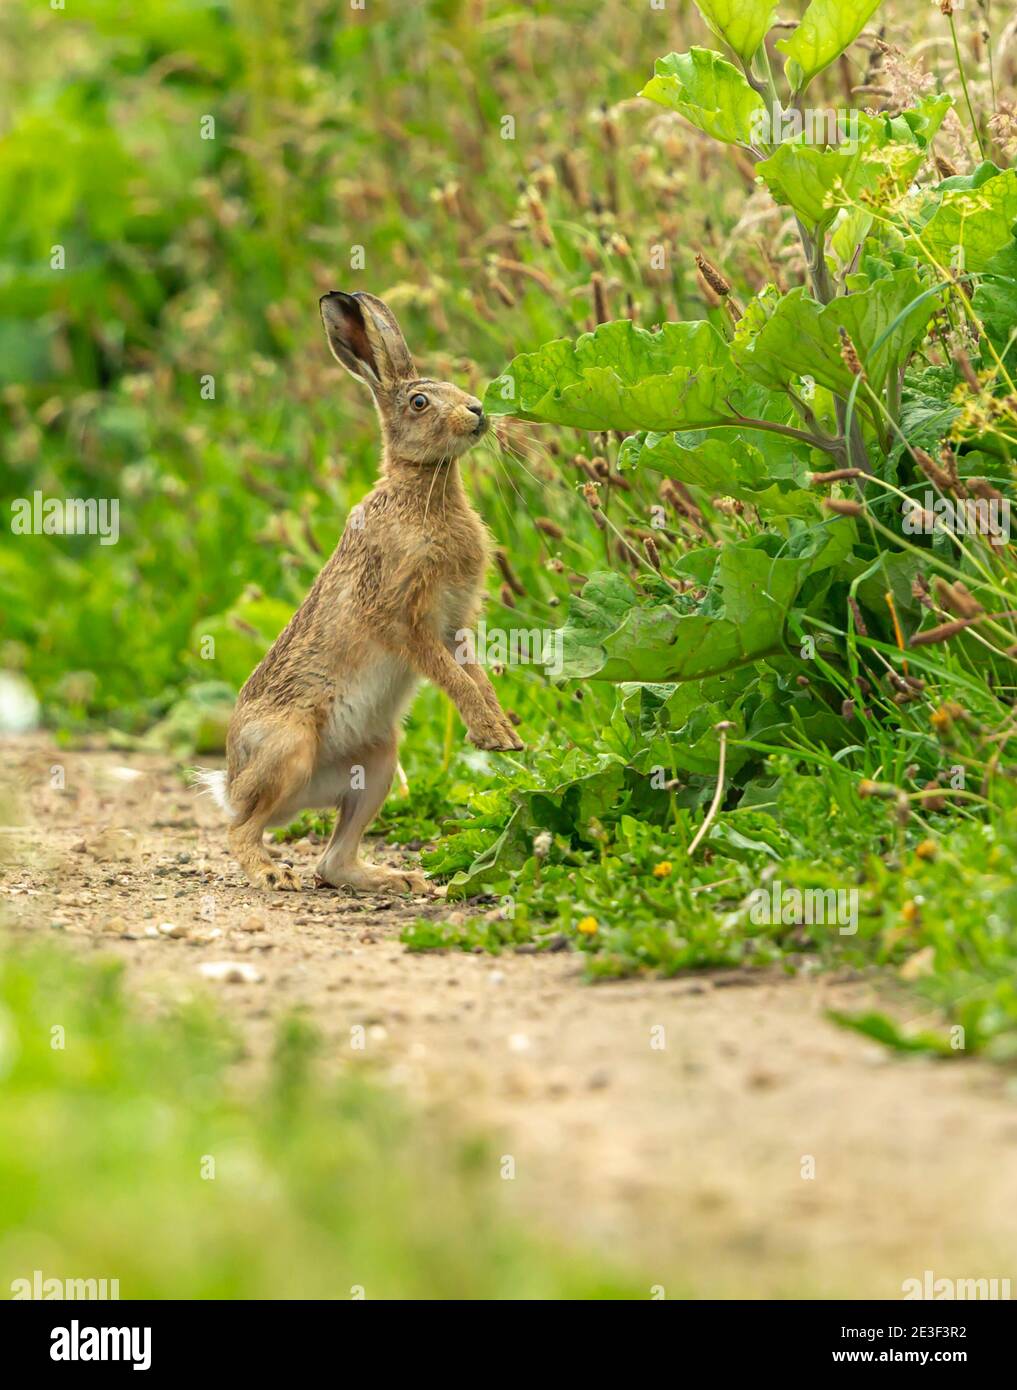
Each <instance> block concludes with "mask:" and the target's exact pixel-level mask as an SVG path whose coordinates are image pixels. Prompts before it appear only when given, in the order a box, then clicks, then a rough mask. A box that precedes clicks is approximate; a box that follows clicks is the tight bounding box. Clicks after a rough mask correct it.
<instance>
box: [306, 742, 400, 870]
mask: <svg viewBox="0 0 1017 1390" xmlns="http://www.w3.org/2000/svg"><path fill="white" fill-rule="evenodd" d="M395 766H396V736H395V734H394V733H393V734H392V737H391V739H390V740H387V741H386V742H385V743H383V744H376V745H374V746H373V747H371V748H366V749H364V750H363V751H362V752H361V753H360V754H359V755H352V756H351V757H350V772H351V777H350V782H351V789H350V790H349V791H344V792H343V794H342V796H341V797H340V798H339V809H338V814H337V815H336V822H335V829H334V830H333V831H332V838H331V839H330V840H329V842H328V845H327V846H326V849H325V853H324V854H323V855H322V856H321V858H320V859H319V860H318V863H317V866H316V872H317V875H318V877H319V878H320V879H321V880H322V881H323V882H325V883H330V884H332V886H333V887H335V888H341V887H343V888H358V889H361V890H362V891H364V892H376V893H377V892H389V893H393V892H394V893H407V892H411V893H426V892H427V886H426V883H425V880H424V876H423V875H422V874H419V873H416V872H415V871H413V870H402V869H399V870H396V869H385V868H381V867H375V866H373V865H370V864H365V863H363V861H362V860H361V859H360V858H359V851H360V841H361V839H362V837H363V834H364V831H365V830H366V829H367V827H368V826H369V825H370V824H371V822H372V821H373V820H374V818H375V816H376V815H377V814H378V812H379V811H380V810H381V806H382V803H383V802H384V800H385V798H386V796H388V792H389V788H390V787H391V785H392V776H393V774H394V772H395Z"/></svg>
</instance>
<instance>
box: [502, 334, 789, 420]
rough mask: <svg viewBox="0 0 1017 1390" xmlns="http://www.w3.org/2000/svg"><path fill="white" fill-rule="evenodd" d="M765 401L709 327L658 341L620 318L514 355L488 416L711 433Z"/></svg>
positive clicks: (655, 336) (660, 336)
mask: <svg viewBox="0 0 1017 1390" xmlns="http://www.w3.org/2000/svg"><path fill="white" fill-rule="evenodd" d="M764 395H765V393H763V392H761V391H760V390H759V388H758V387H756V388H755V390H754V392H753V390H752V388H751V383H746V382H745V381H744V379H743V378H742V376H741V373H740V372H739V371H738V370H737V369H736V368H735V367H734V365H733V364H732V362H731V354H730V351H729V349H728V345H727V343H726V342H725V341H724V339H723V338H722V337H721V336H720V334H719V333H718V332H717V330H716V329H715V328H714V327H713V325H712V324H710V323H708V322H707V321H706V320H697V321H694V322H685V323H668V324H665V325H664V326H663V328H662V329H661V330H660V331H659V332H656V333H651V332H648V331H647V330H646V329H644V328H637V327H636V326H635V324H633V323H632V322H631V321H630V320H629V319H620V320H618V321H616V322H614V323H602V324H601V325H600V327H599V328H597V329H595V330H594V332H592V333H584V334H583V335H582V336H581V337H579V338H577V339H576V341H575V342H574V343H571V342H569V341H568V340H567V339H565V338H559V339H556V340H555V341H554V342H551V343H545V344H544V346H543V347H541V348H538V350H537V351H536V352H528V353H523V354H521V355H520V356H519V357H516V358H515V359H514V360H513V361H512V362H511V363H510V365H509V367H508V369H507V370H506V371H505V372H504V373H503V375H502V376H500V377H497V378H496V379H495V380H494V381H493V382H492V383H491V385H490V386H489V387H488V389H487V394H486V396H485V398H484V409H485V410H486V411H487V412H488V414H490V415H515V416H519V417H520V418H522V419H527V420H542V421H547V422H548V423H550V424H558V425H571V426H573V427H575V428H576V429H587V430H645V429H652V430H674V429H704V428H706V427H707V426H710V425H731V424H735V423H737V415H736V413H735V412H736V411H737V412H739V413H741V414H745V415H751V414H756V413H757V412H758V411H759V410H760V409H761V408H762V406H763V405H764V404H765V401H763V400H761V397H763V396H764Z"/></svg>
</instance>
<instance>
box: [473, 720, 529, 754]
mask: <svg viewBox="0 0 1017 1390" xmlns="http://www.w3.org/2000/svg"><path fill="white" fill-rule="evenodd" d="M466 737H467V739H469V741H470V743H472V744H474V745H475V746H476V747H477V748H483V749H484V750H485V752H489V753H512V752H518V751H519V749H520V748H522V747H523V741H522V739H521V738H520V737H519V735H518V734H517V733H516V731H515V730H514V729H513V728H512V726H511V725H510V724H504V725H500V726H499V725H491V726H490V727H485V728H484V729H480V730H477V729H471V730H470V731H469V733H468V734H467V735H466Z"/></svg>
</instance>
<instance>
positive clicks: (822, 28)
mask: <svg viewBox="0 0 1017 1390" xmlns="http://www.w3.org/2000/svg"><path fill="white" fill-rule="evenodd" d="M878 9H879V0H812V3H811V4H810V5H809V7H808V9H807V10H806V11H805V13H804V15H802V21H801V23H800V24H799V25H798V28H797V29H796V30H795V31H794V33H793V34H792V35H791V36H790V38H786V39H780V40H779V42H778V43H777V47H778V48H779V49H780V51H781V53H783V54H784V55H785V57H786V58H787V63H786V64H785V67H784V71H785V73H786V75H787V79H788V81H789V82H790V84H791V88H792V90H793V91H798V92H801V91H802V90H804V88H805V87H806V86H807V85H808V84H809V83H810V82H811V81H812V79H813V78H814V77H815V75H816V73H817V72H822V70H823V69H824V68H825V67H829V65H830V64H831V63H832V62H833V61H834V59H835V58H839V57H840V55H841V54H842V53H843V52H844V50H845V49H846V48H848V47H849V46H850V45H851V44H853V43H854V41H855V39H856V38H857V37H858V35H859V34H860V33H861V32H862V30H863V29H864V28H865V26H866V24H868V22H869V20H870V19H871V18H872V16H873V15H874V14H875V12H876V10H878Z"/></svg>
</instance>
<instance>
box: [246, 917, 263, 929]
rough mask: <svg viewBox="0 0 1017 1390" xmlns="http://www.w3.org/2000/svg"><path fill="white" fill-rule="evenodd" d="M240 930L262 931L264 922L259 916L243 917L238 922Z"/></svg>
mask: <svg viewBox="0 0 1017 1390" xmlns="http://www.w3.org/2000/svg"><path fill="white" fill-rule="evenodd" d="M240 930H241V931H264V930H265V923H264V922H263V921H262V919H261V918H260V917H245V918H244V920H243V921H242V922H241V923H240Z"/></svg>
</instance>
